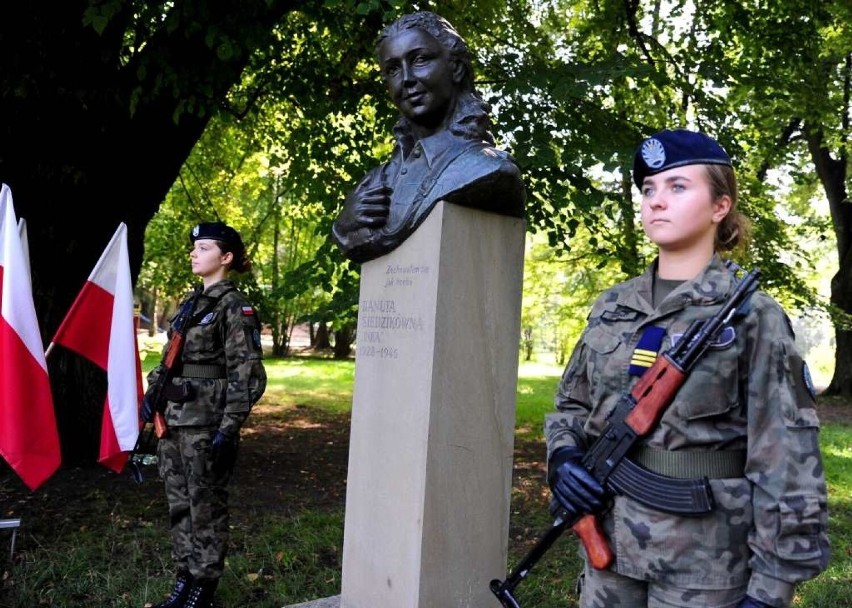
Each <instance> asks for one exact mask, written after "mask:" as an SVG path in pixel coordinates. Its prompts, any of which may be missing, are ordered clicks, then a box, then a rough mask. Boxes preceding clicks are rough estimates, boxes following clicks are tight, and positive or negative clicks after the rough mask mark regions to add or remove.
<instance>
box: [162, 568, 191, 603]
mask: <svg viewBox="0 0 852 608" xmlns="http://www.w3.org/2000/svg"><path fill="white" fill-rule="evenodd" d="M192 583H193V580H192V575H191V574H190V573H189V572H186V571H185V570H182V571H180V572H178V573H177V578H176V579H175V588H174V589H172V592H171V593H170V594H169V597H167V598H166V599H165V600H164V601H162V602H160V603H159V604H157V605H155V606H154V608H183V607H184V606H185V605H186V600H187V599H188V598H189V592H190V591H191V590H192Z"/></svg>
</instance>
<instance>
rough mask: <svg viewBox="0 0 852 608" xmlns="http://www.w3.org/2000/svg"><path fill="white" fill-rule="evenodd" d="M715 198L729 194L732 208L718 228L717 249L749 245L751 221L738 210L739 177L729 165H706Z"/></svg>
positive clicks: (726, 249)
mask: <svg viewBox="0 0 852 608" xmlns="http://www.w3.org/2000/svg"><path fill="white" fill-rule="evenodd" d="M704 169H705V170H706V171H707V180H708V181H709V183H710V192H711V194H712V196H713V200H716V199H717V198H719V197H721V196H725V195H727V196H728V197H729V198H730V199H731V210H730V211H729V212H728V215H726V216H725V217H724V218H723V219H722V221H721V222H720V223H719V227H718V228H717V230H716V242H715V243H714V248H715V250H716V251H731V250H733V249H736V248H737V247H738V246H740V245H747V244H748V240H749V238H750V237H751V223H750V222H749V220H748V218H747V217H746V216H745V215H743V214H742V213H740V212H739V211H738V210H737V178H736V175H735V173H734V170H733V168H731V167H729V166H727V165H704Z"/></svg>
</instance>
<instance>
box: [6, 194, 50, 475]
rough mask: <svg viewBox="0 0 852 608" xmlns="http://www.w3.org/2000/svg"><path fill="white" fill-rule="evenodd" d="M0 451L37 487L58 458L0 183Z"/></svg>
mask: <svg viewBox="0 0 852 608" xmlns="http://www.w3.org/2000/svg"><path fill="white" fill-rule="evenodd" d="M0 223H2V227H0V276H2V279H0V280H2V291H0V454H2V455H3V458H5V459H6V462H8V463H9V466H11V467H12V469H14V471H15V473H17V474H18V476H19V477H20V478H21V480H22V481H23V482H24V483H25V484H26V485H27V487H29V488H30V490H35V489H36V488H38V487H39V486H40V485H41V484H43V483H44V482H45V481H47V479H48V478H49V477H50V476H51V475H53V474H54V473H55V472H56V470H57V469H58V468H59V465H60V463H61V462H62V453H61V450H60V447H59V432H58V431H57V429H56V414H55V412H54V409H53V396H52V394H51V392H50V380H49V378H48V376H47V363H46V362H45V358H44V351H43V350H42V349H43V348H44V344H43V342H42V341H41V333H40V331H39V328H38V319H37V318H36V314H35V306H34V304H33V294H32V285H31V283H30V275H29V268H28V266H27V263H26V260H27V256H25V253H24V249H23V246H22V244H21V239H20V234H19V233H18V227H17V225H16V223H15V207H14V205H13V203H12V193H11V191H10V190H9V187H8V186H7V185H6V184H2V186H0Z"/></svg>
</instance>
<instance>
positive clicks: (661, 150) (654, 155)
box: [633, 129, 732, 188]
mask: <svg viewBox="0 0 852 608" xmlns="http://www.w3.org/2000/svg"><path fill="white" fill-rule="evenodd" d="M685 165H728V166H729V167H730V166H732V165H731V157H730V156H728V153H727V152H725V149H724V148H723V147H722V146H720V145H719V142H717V141H716V140H715V139H713V138H712V137H708V136H707V135H704V133H698V132H697V131H688V130H686V129H675V130H674V131H670V130H668V129H666V130H664V131H660V132H659V133H657V134H656V135H652V136H651V137H649V138H648V139H646V140H645V141H643V142H642V143H641V144H640V145H639V147H638V148H637V149H636V154H635V155H634V156H633V183H635V184H636V186H637V187H639V188H642V182H643V181H644V180H645V178H646V177H647V176H649V175H656V174H657V173H660V172H662V171H666V170H668V169H673V168H674V167H683V166H685Z"/></svg>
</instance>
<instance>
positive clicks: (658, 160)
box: [642, 137, 666, 169]
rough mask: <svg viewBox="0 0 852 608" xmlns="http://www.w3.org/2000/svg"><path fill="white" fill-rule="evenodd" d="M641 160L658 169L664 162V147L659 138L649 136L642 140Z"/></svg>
mask: <svg viewBox="0 0 852 608" xmlns="http://www.w3.org/2000/svg"><path fill="white" fill-rule="evenodd" d="M642 160H644V161H645V164H646V165H648V167H650V168H651V169H659V168H660V167H662V166H663V164H664V163H665V162H666V149H665V148H664V147H663V144H662V143H661V142H660V140H658V139H655V138H653V137H651V138H650V139H646V140H645V141H644V142H642Z"/></svg>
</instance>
